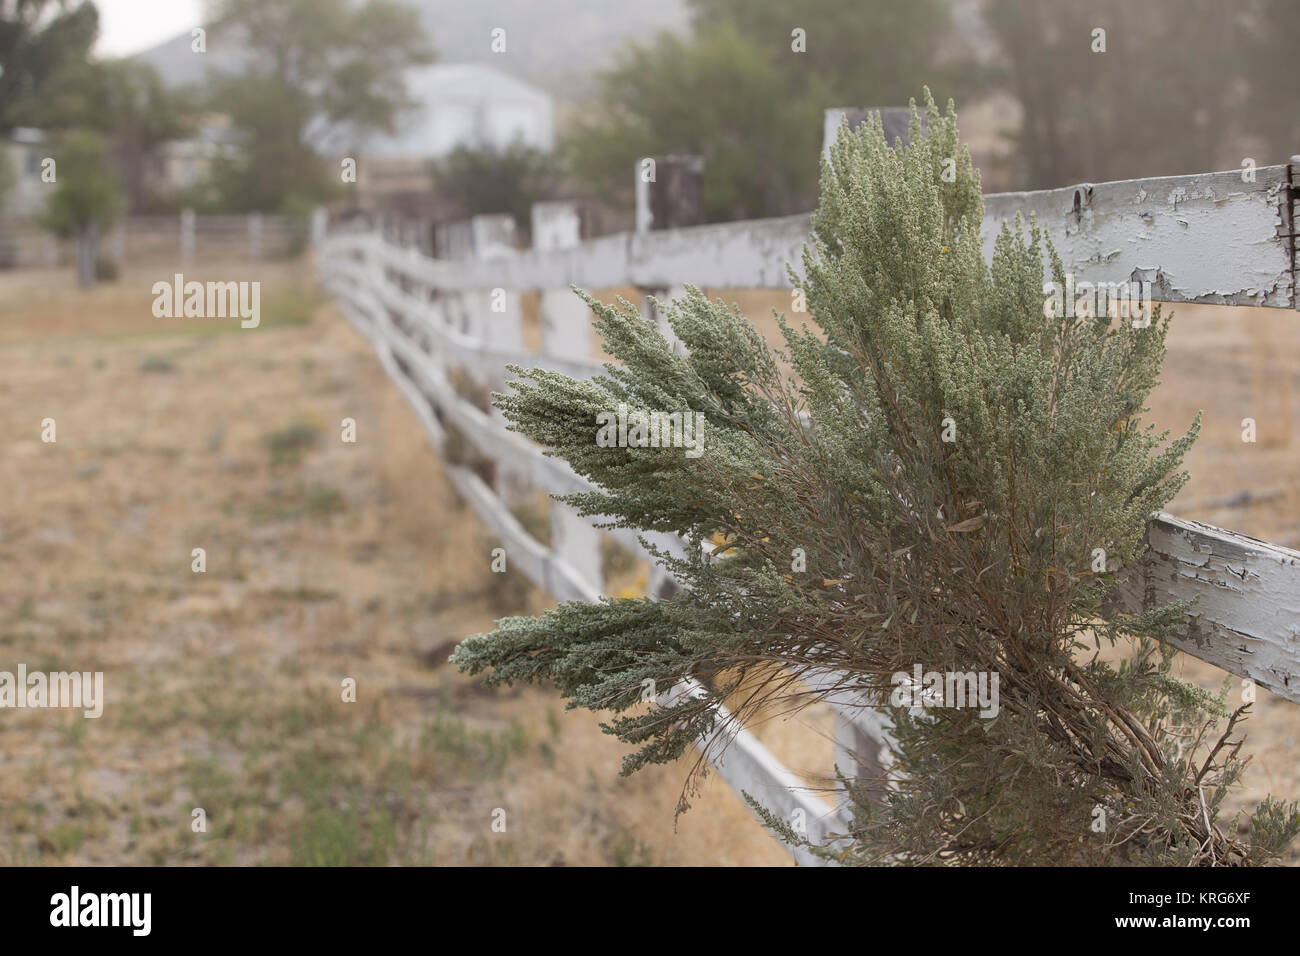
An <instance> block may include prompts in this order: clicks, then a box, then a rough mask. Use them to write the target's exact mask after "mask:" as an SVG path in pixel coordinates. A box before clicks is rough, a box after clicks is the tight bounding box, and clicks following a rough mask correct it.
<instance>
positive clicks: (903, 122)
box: [822, 106, 926, 152]
mask: <svg viewBox="0 0 1300 956" xmlns="http://www.w3.org/2000/svg"><path fill="white" fill-rule="evenodd" d="M873 113H879V114H880V125H881V127H882V129H883V130H884V133H885V142H887V143H888V144H889V145H890V146H893V145H894V144H895V143H896V142H902V143H904V144H906V143H908V142H909V141H910V140H911V124H912V108H911V107H910V106H881V107H872V106H866V107H860V106H838V107H832V108H831V109H828V110H825V111H824V112H823V114H822V151H823V152H825V151H826V150H828V149H829V148H830V145H831V143H833V142H835V140H836V138H837V137H838V136H839V131H840V123H841V122H843V121H845V120H848V124H849V129H851V130H854V129H857V128H858V127H859V126H861V125H862V124H863V123H865V122H866V121H867V118H868V117H870V116H871V115H872V114H873ZM918 116H919V117H920V120H921V129H922V130H924V129H925V127H926V121H925V113H923V112H920V113H918Z"/></svg>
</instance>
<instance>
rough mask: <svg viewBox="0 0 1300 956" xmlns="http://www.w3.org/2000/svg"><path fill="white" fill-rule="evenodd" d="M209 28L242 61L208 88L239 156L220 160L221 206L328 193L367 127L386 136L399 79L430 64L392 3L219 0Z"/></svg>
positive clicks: (395, 110) (407, 13)
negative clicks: (237, 139)
mask: <svg viewBox="0 0 1300 956" xmlns="http://www.w3.org/2000/svg"><path fill="white" fill-rule="evenodd" d="M212 20H213V27H214V28H220V29H221V30H222V32H223V33H224V34H225V35H226V36H234V37H238V38H239V40H238V42H240V43H241V44H242V45H243V47H244V49H245V50H246V52H247V58H248V59H247V63H246V64H245V67H244V69H242V70H241V71H240V72H239V73H238V74H227V75H225V76H222V77H219V78H218V79H217V80H216V81H215V83H214V89H213V99H212V102H213V105H214V106H215V107H216V108H217V109H218V110H220V111H221V112H223V113H226V114H227V115H229V116H230V118H231V121H232V123H233V125H234V126H235V127H236V128H237V129H238V130H239V132H240V133H241V138H242V144H241V145H242V150H241V156H240V157H239V158H238V159H235V160H229V161H226V162H224V163H221V164H219V166H218V170H217V174H216V175H217V180H218V183H219V185H220V187H221V192H222V194H223V196H224V197H225V201H226V203H227V204H228V205H229V206H230V207H232V208H234V209H236V210H240V211H247V210H255V209H262V210H271V209H285V208H288V207H289V206H293V205H297V204H300V203H301V202H302V201H305V200H319V199H323V198H327V197H328V196H330V195H331V194H332V193H333V192H334V191H335V190H336V188H337V186H338V184H339V182H340V180H339V167H338V163H337V161H334V162H328V161H326V160H325V159H324V158H323V155H322V154H323V151H324V150H326V149H333V148H341V149H345V150H347V152H345V153H343V154H342V155H353V156H355V155H356V153H357V151H358V149H359V146H360V144H361V142H362V141H363V140H364V138H365V136H366V135H367V134H368V133H371V132H374V131H384V132H392V131H393V129H394V124H395V123H396V121H397V118H398V117H399V116H400V115H401V112H402V110H403V109H404V108H405V107H407V106H408V105H409V104H408V101H407V98H406V92H405V79H404V74H405V71H406V69H407V68H408V67H411V66H414V65H418V64H423V63H429V62H431V61H432V59H433V54H432V51H431V50H430V48H429V45H428V40H427V38H426V36H425V33H424V30H423V27H422V26H421V24H420V20H419V17H418V16H417V15H416V13H415V11H414V10H412V9H411V8H410V7H408V6H406V5H405V4H404V3H401V2H398V0H366V2H364V3H359V4H354V3H350V2H348V0H217V2H216V3H215V4H214V8H213V17H212Z"/></svg>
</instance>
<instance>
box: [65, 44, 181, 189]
mask: <svg viewBox="0 0 1300 956" xmlns="http://www.w3.org/2000/svg"><path fill="white" fill-rule="evenodd" d="M40 112H41V117H42V124H43V126H44V128H45V129H54V130H58V129H69V128H74V127H83V128H86V129H92V130H95V131H97V132H99V133H100V134H101V135H102V136H104V137H105V138H106V139H107V140H108V142H109V143H110V144H111V145H110V155H111V158H112V162H113V165H114V167H115V169H116V170H117V173H118V176H119V178H120V179H121V182H122V187H123V194H124V198H125V201H126V205H127V208H128V209H130V210H131V211H139V210H144V209H150V208H154V207H156V206H157V205H158V203H159V197H157V196H154V195H151V194H150V193H149V185H150V181H149V175H148V174H149V170H150V168H151V167H152V166H153V165H154V164H155V163H156V162H157V159H158V157H159V153H160V151H161V149H162V147H163V145H164V144H165V143H167V142H169V141H171V140H178V139H184V138H186V137H187V136H190V135H192V134H193V132H194V123H193V118H194V116H195V114H196V112H197V103H196V101H195V98H194V97H193V96H191V95H189V94H188V93H186V92H183V91H177V90H172V89H169V88H168V87H167V85H166V84H165V83H164V82H163V80H162V77H160V76H159V75H158V71H157V70H155V69H154V68H153V67H152V66H149V65H148V64H145V63H138V62H136V61H134V60H108V61H98V60H81V61H70V62H68V63H67V64H65V65H64V67H63V68H62V69H60V70H59V71H58V72H57V73H56V74H55V75H54V76H53V77H51V79H50V82H49V83H48V84H47V86H46V88H45V92H44V94H43V96H42V98H41V111H40Z"/></svg>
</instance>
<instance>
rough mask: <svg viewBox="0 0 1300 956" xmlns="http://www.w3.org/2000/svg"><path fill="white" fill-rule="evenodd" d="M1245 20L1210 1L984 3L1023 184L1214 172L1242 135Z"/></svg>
mask: <svg viewBox="0 0 1300 956" xmlns="http://www.w3.org/2000/svg"><path fill="white" fill-rule="evenodd" d="M1246 11H1247V8H1246V7H1244V6H1243V5H1240V4H1225V3H1220V2H1217V0H1147V2H1144V3H1141V4H1131V3H1126V2H1124V0H1088V2H1086V3H1080V2H1078V0H986V3H985V6H984V14H985V18H986V20H987V22H988V24H989V26H990V28H991V30H992V32H993V34H994V36H995V38H996V39H997V42H998V45H999V46H1000V48H1001V52H1002V54H1003V56H1002V57H1001V58H1000V60H999V62H1000V63H1001V64H1002V70H1001V72H1000V74H999V75H998V76H997V77H996V82H997V83H998V84H999V85H1001V86H1003V87H1004V88H1006V89H1007V90H1009V91H1010V92H1011V93H1012V94H1013V95H1014V96H1015V98H1016V99H1017V100H1018V101H1019V103H1020V107H1021V110H1022V122H1021V128H1020V130H1019V132H1018V134H1017V135H1016V140H1017V143H1018V146H1019V149H1018V153H1019V156H1020V159H1021V164H1022V167H1023V169H1022V173H1021V178H1022V182H1023V184H1024V186H1025V187H1026V188H1046V187H1054V186H1063V185H1067V184H1069V183H1075V182H1085V181H1086V182H1101V181H1103V180H1114V179H1130V178H1137V177H1142V176H1165V175H1176V174H1180V173H1196V172H1204V171H1205V170H1208V169H1215V168H1220V167H1221V166H1222V164H1223V159H1222V158H1221V155H1220V154H1221V151H1222V149H1223V147H1224V145H1225V144H1227V143H1230V142H1231V138H1232V137H1234V136H1237V135H1239V134H1240V133H1241V132H1244V131H1245V130H1244V129H1243V128H1242V126H1241V118H1242V115H1243V114H1242V107H1243V105H1244V101H1245V99H1247V97H1246V91H1245V89H1244V86H1243V75H1242V74H1243V65H1244V64H1245V63H1246V62H1247V60H1246V57H1247V56H1248V54H1247V50H1246V47H1245V46H1244V44H1243V41H1242V36H1243V33H1242V18H1243V15H1244V13H1245V12H1246ZM1268 29H1269V30H1270V31H1271V30H1274V29H1275V26H1274V23H1273V22H1270V23H1269V26H1268ZM1097 30H1104V31H1105V36H1104V44H1105V50H1104V52H1101V51H1100V49H1099V48H1100V43H1101V40H1102V38H1101V37H1100V36H1094V31H1097ZM1291 39H1292V40H1294V39H1295V34H1294V33H1293V34H1291ZM1095 46H1096V47H1098V51H1096V52H1094V47H1095ZM1272 52H1273V53H1275V54H1277V53H1280V52H1281V48H1280V47H1279V48H1277V49H1274V50H1273V51H1272ZM1274 92H1275V91H1274V90H1273V89H1271V88H1270V89H1267V90H1265V89H1257V90H1255V92H1254V96H1253V97H1250V98H1251V99H1255V100H1258V99H1259V98H1260V97H1261V96H1262V97H1263V98H1264V99H1265V100H1268V101H1274V100H1275V97H1274ZM1280 112H1281V113H1284V114H1289V115H1294V113H1295V110H1294V109H1291V110H1290V111H1288V110H1286V109H1285V108H1283V109H1281V110H1280ZM1238 161H1239V157H1238V158H1234V159H1233V160H1232V163H1233V164H1235V163H1236V162H1238Z"/></svg>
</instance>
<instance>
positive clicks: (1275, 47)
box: [1240, 0, 1300, 165]
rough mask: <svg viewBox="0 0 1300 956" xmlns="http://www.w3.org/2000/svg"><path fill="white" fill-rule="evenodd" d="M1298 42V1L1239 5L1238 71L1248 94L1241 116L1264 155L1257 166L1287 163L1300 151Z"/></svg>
mask: <svg viewBox="0 0 1300 956" xmlns="http://www.w3.org/2000/svg"><path fill="white" fill-rule="evenodd" d="M1297 46H1300V3H1296V2H1295V0H1249V2H1247V3H1246V4H1245V6H1244V7H1243V16H1242V40H1241V47H1242V49H1241V53H1240V57H1241V61H1240V62H1241V72H1242V74H1243V75H1244V81H1245V83H1246V85H1247V89H1248V92H1249V95H1248V96H1246V97H1245V98H1244V103H1243V108H1242V115H1243V117H1244V119H1245V121H1246V123H1247V126H1248V129H1249V130H1250V132H1251V133H1253V134H1255V135H1257V136H1259V137H1260V138H1261V139H1262V140H1263V141H1264V145H1265V147H1266V149H1267V151H1268V152H1267V155H1265V156H1262V157H1256V158H1257V159H1258V160H1259V163H1260V165H1268V164H1272V163H1285V162H1287V161H1288V160H1289V159H1290V158H1291V157H1292V156H1294V155H1296V154H1297V153H1300V104H1298V103H1297V93H1296V83H1295V75H1294V74H1295V68H1294V62H1295V61H1294V60H1292V57H1294V56H1295V55H1296V48H1297Z"/></svg>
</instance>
